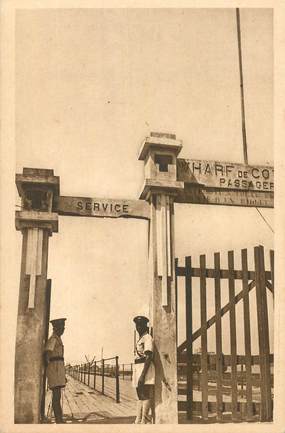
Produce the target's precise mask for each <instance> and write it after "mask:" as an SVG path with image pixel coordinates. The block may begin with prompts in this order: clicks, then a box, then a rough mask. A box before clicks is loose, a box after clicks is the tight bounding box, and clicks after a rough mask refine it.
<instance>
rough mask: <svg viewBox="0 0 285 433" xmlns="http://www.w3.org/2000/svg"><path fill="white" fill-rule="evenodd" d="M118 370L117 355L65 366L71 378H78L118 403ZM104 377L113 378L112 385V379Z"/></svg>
mask: <svg viewBox="0 0 285 433" xmlns="http://www.w3.org/2000/svg"><path fill="white" fill-rule="evenodd" d="M119 370H120V369H119V357H118V356H114V357H112V358H104V359H101V360H100V361H93V363H91V362H87V363H84V364H77V365H68V366H67V367H66V372H67V374H69V375H70V376H71V377H73V379H75V380H78V381H79V382H81V383H83V384H84V385H87V386H88V387H89V388H91V389H94V390H95V391H98V392H101V394H102V395H106V396H109V397H112V398H115V400H116V402H117V403H120V380H119V376H120V372H119ZM99 378H100V379H99ZM105 378H110V379H114V386H112V385H113V384H112V381H110V380H108V381H107V380H105ZM98 379H99V380H98Z"/></svg>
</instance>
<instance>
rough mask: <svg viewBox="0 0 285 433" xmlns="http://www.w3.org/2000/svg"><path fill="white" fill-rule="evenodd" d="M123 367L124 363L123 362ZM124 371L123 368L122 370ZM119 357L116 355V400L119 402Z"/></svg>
mask: <svg viewBox="0 0 285 433" xmlns="http://www.w3.org/2000/svg"><path fill="white" fill-rule="evenodd" d="M123 368H124V364H123ZM123 371H124V370H123ZM119 381H120V377H119V357H118V356H116V402H117V403H120V382H119Z"/></svg>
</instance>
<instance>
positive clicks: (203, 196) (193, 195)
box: [175, 184, 274, 208]
mask: <svg viewBox="0 0 285 433" xmlns="http://www.w3.org/2000/svg"><path fill="white" fill-rule="evenodd" d="M175 202H178V203H196V204H214V205H225V206H244V207H267V208H273V207H274V193H273V192H264V191H234V190H229V189H221V188H219V189H218V188H204V187H200V186H194V185H190V184H185V188H184V191H183V192H181V193H179V195H178V196H177V197H176V198H175Z"/></svg>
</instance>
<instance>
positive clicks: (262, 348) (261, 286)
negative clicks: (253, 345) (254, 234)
mask: <svg viewBox="0 0 285 433" xmlns="http://www.w3.org/2000/svg"><path fill="white" fill-rule="evenodd" d="M254 262H255V272H256V306H257V323H258V341H259V356H260V376H261V381H260V391H261V413H260V417H261V421H270V420H271V419H272V400H271V384H270V360H269V329H268V311H267V293H266V287H265V286H266V278H265V271H264V250H263V247H262V246H259V247H255V248H254Z"/></svg>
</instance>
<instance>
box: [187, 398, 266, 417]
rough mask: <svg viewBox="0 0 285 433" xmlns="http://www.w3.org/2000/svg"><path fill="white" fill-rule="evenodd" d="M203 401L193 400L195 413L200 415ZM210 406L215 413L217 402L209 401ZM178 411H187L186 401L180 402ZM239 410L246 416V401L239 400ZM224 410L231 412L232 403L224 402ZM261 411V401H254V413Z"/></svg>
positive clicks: (211, 411)
mask: <svg viewBox="0 0 285 433" xmlns="http://www.w3.org/2000/svg"><path fill="white" fill-rule="evenodd" d="M201 406H202V403H201V401H194V402H193V413H194V414H198V415H200V413H201ZM208 408H209V413H210V414H215V413H216V412H217V407H216V402H212V401H209V402H208ZM178 411H179V412H185V411H186V401H179V402H178ZM238 411H239V412H240V413H241V415H242V416H243V418H244V419H245V417H246V403H243V402H238ZM223 412H231V403H228V402H224V403H223ZM259 412H260V403H258V402H254V403H253V413H254V414H258V413H259Z"/></svg>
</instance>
